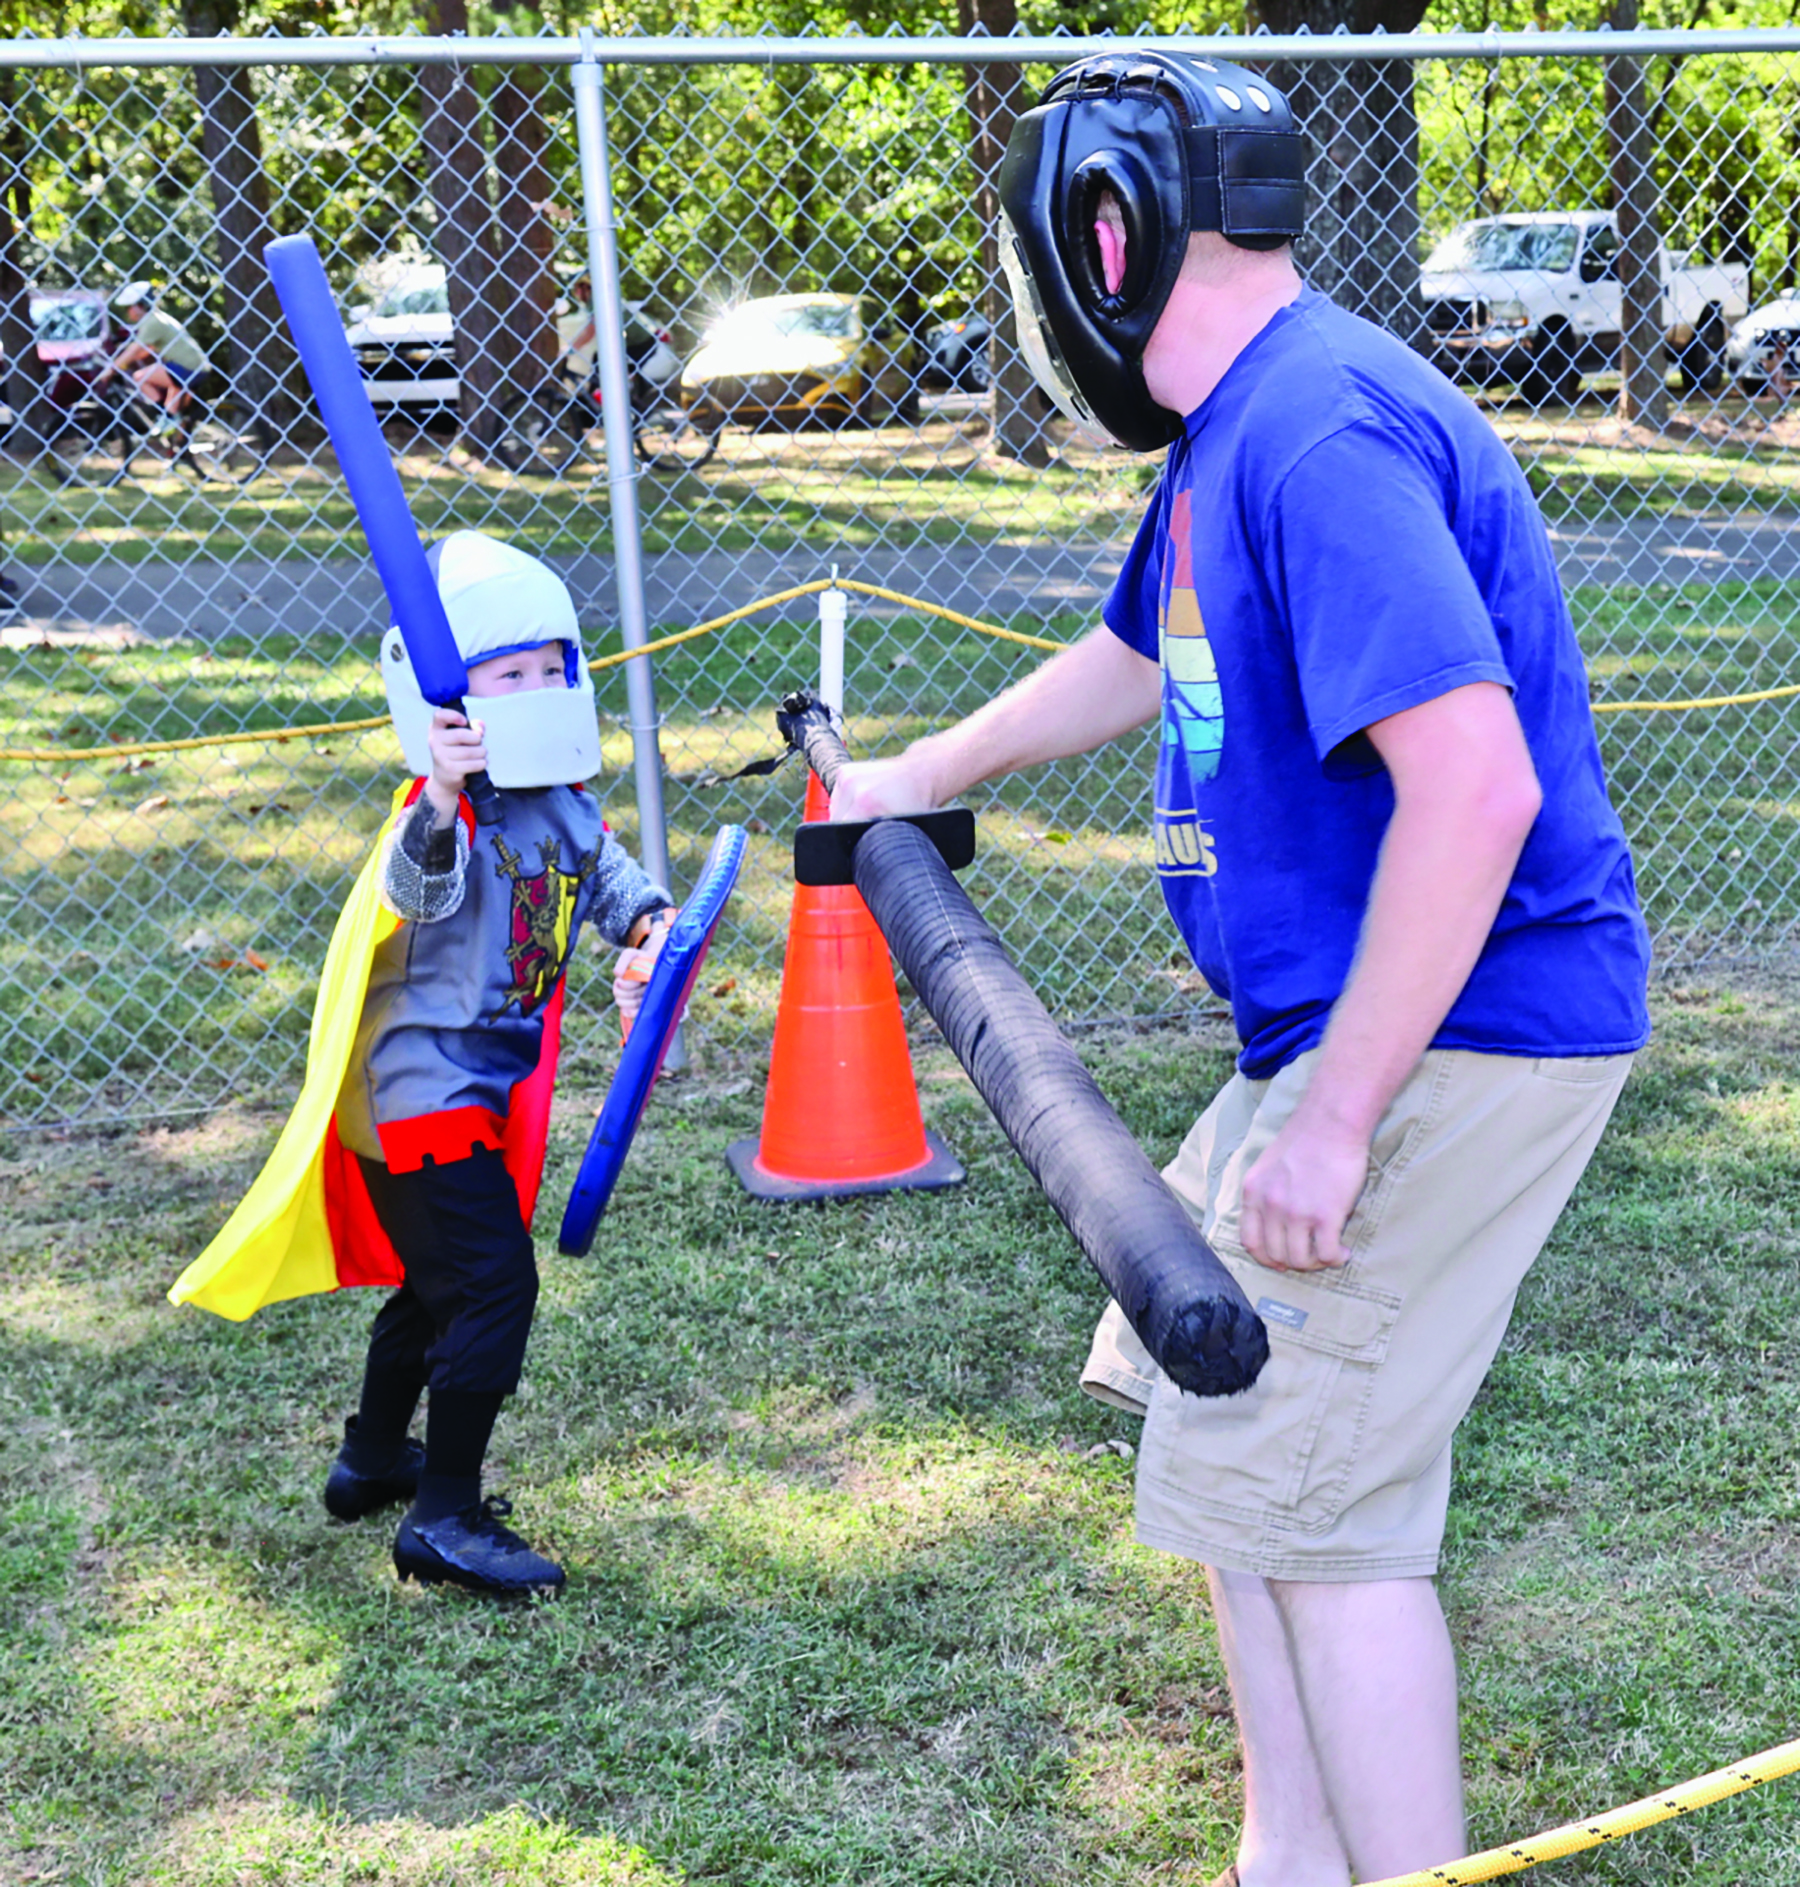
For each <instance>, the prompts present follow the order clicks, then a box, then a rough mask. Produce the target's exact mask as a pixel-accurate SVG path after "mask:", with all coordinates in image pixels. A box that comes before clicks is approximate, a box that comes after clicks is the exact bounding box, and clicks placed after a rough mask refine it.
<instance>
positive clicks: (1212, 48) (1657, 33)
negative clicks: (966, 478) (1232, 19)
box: [0, 27, 1800, 70]
mask: <svg viewBox="0 0 1800 1887" xmlns="http://www.w3.org/2000/svg"><path fill="white" fill-rule="evenodd" d="M590 37H591V38H592V46H593V57H594V58H596V59H598V60H599V61H600V62H601V63H602V64H604V65H688V66H703V65H987V64H997V63H1002V62H1010V63H1013V64H1020V65H1068V64H1071V63H1072V62H1073V61H1075V60H1077V59H1082V58H1086V57H1087V56H1088V55H1090V54H1092V53H1098V52H1117V51H1118V50H1119V49H1120V48H1121V47H1128V46H1156V47H1158V48H1161V49H1162V50H1164V51H1169V52H1188V53H1197V54H1200V55H1201V56H1207V55H1211V56H1213V57H1217V58H1227V59H1254V60H1266V59H1293V60H1300V61H1308V60H1318V61H1324V62H1327V63H1338V62H1342V61H1346V60H1352V59H1413V60H1418V59H1458V60H1462V59H1549V58H1603V57H1607V56H1611V57H1615V58H1617V57H1621V56H1635V57H1641V58H1651V57H1655V56H1657V55H1666V56H1679V57H1683V58H1693V57H1697V56H1713V57H1717V56H1723V55H1730V54H1740V53H1753V52H1800V28H1794V27H1768V28H1744V29H1736V28H1733V29H1729V30H1727V29H1722V28H1705V27H1699V28H1693V29H1666V30H1665V29H1646V30H1642V31H1633V32H1624V33H1614V32H1608V31H1601V32H1528V33H1501V32H1485V33H1329V34H1324V33H1319V34H1307V33H1301V34H1291V35H1277V34H1271V33H1258V34H1254V35H1250V34H1243V33H1219V34H1215V35H1191V34H1177V35H1170V36H1168V37H1155V36H1151V35H1144V34H1136V33H1133V34H1118V35H1116V36H1108V37H1091V36H1090V37H1076V36H1074V35H1068V36H1066V37H1065V36H1058V35H1043V34H1037V35H1024V34H1021V35H1018V36H1016V37H1013V38H997V37H991V36H988V35H977V36H975V37H972V38H959V37H956V36H953V35H949V34H945V35H942V36H927V37H921V38H900V37H897V36H893V37H890V36H885V35H884V36H881V37H876V36H874V35H870V36H867V37H864V36H863V35H861V34H857V35H853V36H846V37H839V38H827V37H824V36H823V35H821V36H819V37H817V38H799V39H795V38H787V39H782V38H776V37H774V36H772V35H771V36H768V37H761V36H758V35H754V34H744V35H742V36H737V35H732V36H729V37H713V38H702V37H698V36H695V37H687V36H683V35H673V36H671V35H662V36H656V35H646V36H643V37H618V38H606V37H601V36H590V34H588V33H582V34H580V35H577V36H569V37H560V38H550V37H539V38H528V37H524V36H519V37H513V36H511V35H505V36H498V37H468V38H464V37H462V36H457V37H454V38H433V37H430V36H428V35H425V34H417V33H405V34H387V35H371V34H339V35H329V36H328V35H324V34H320V35H318V36H316V37H309V38H299V39H296V38H283V37H280V36H278V35H273V34H271V35H268V36H263V37H256V38H238V37H233V36H232V35H230V34H224V33H221V34H220V35H219V36H218V37H217V38H216V39H148V38H146V39H133V38H116V39H82V38H74V39H13V40H0V66H13V67H32V66H43V67H58V68H63V67H73V68H78V69H81V70H94V69H97V68H102V67H120V66H218V65H244V66H252V65H254V66H343V65H447V64H451V65H453V64H469V65H572V64H576V63H578V62H580V61H581V60H582V59H583V58H584V57H585V56H586V54H585V52H584V47H585V45H586V43H587V42H588V41H589V39H590Z"/></svg>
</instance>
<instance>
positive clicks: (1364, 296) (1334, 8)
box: [1247, 0, 1425, 345]
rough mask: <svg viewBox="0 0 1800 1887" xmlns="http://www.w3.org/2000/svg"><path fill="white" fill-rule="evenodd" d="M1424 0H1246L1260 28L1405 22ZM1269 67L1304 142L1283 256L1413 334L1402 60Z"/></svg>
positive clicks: (1348, 301)
mask: <svg viewBox="0 0 1800 1887" xmlns="http://www.w3.org/2000/svg"><path fill="white" fill-rule="evenodd" d="M1424 17H1425V0H1250V7H1249V17H1248V20H1247V25H1248V26H1249V27H1250V28H1251V29H1252V30H1254V29H1255V28H1256V27H1257V26H1258V25H1263V26H1267V27H1268V29H1269V30H1270V32H1272V33H1297V32H1299V31H1300V30H1301V28H1302V27H1304V28H1306V29H1307V30H1308V31H1309V32H1313V33H1321V34H1329V33H1331V32H1333V31H1335V30H1336V29H1337V28H1338V27H1340V26H1341V27H1344V28H1345V29H1347V30H1348V31H1349V32H1352V33H1373V32H1377V31H1384V32H1389V33H1410V32H1411V31H1412V30H1413V29H1414V28H1415V27H1416V26H1417V25H1418V24H1419V22H1420V21H1421V20H1422V19H1423V18H1424ZM1269 76H1270V78H1271V79H1272V80H1273V81H1274V82H1275V84H1277V85H1278V86H1280V87H1281V89H1282V90H1283V91H1284V92H1286V93H1287V95H1288V101H1289V103H1290V104H1291V105H1292V106H1293V108H1294V117H1295V119H1296V121H1297V122H1298V123H1299V125H1300V127H1301V129H1302V130H1303V131H1305V133H1306V135H1307V137H1308V139H1309V140H1310V142H1311V146H1312V154H1311V162H1310V164H1309V166H1308V170H1307V186H1308V188H1307V206H1306V234H1305V235H1304V236H1303V237H1302V238H1301V239H1300V241H1299V243H1298V244H1296V245H1295V259H1296V261H1297V262H1298V264H1299V266H1300V270H1301V273H1302V274H1303V275H1305V277H1306V279H1307V281H1308V282H1310V283H1311V284H1312V286H1313V287H1314V288H1316V289H1318V290H1320V291H1321V292H1322V293H1323V294H1327V295H1329V296H1330V297H1331V298H1332V300H1333V301H1335V302H1336V303H1337V304H1338V306H1339V307H1341V308H1346V309H1348V310H1349V312H1350V313H1351V314H1357V315H1362V316H1363V317H1364V318H1365V319H1367V320H1370V321H1373V322H1375V323H1376V324H1377V325H1378V326H1381V327H1384V328H1386V329H1387V330H1388V331H1389V332H1390V333H1392V334H1396V335H1398V336H1399V337H1400V339H1401V340H1403V341H1405V342H1407V343H1408V345H1418V344H1420V343H1421V342H1422V341H1423V339H1424V334H1425V308H1424V302H1423V300H1422V298H1421V297H1420V294H1419V262H1420V255H1419V245H1420V233H1421V232H1420V225H1419V118H1418V111H1417V108H1416V106H1415V104H1414V101H1413V69H1412V66H1411V65H1410V64H1409V63H1408V62H1407V61H1405V60H1399V59H1355V60H1351V61H1349V62H1347V63H1340V62H1338V61H1335V60H1330V61H1327V60H1312V59H1308V60H1299V59H1283V60H1271V61H1270V62H1269Z"/></svg>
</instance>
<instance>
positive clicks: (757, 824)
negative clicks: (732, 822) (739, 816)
mask: <svg viewBox="0 0 1800 1887" xmlns="http://www.w3.org/2000/svg"><path fill="white" fill-rule="evenodd" d="M768 829H769V822H768V820H766V819H746V820H745V821H744V830H745V831H746V832H767V831H768Z"/></svg>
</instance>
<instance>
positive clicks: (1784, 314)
mask: <svg viewBox="0 0 1800 1887" xmlns="http://www.w3.org/2000/svg"><path fill="white" fill-rule="evenodd" d="M1778 351H1779V354H1780V364H1781V365H1782V366H1784V367H1785V368H1786V369H1787V370H1788V371H1789V372H1790V373H1794V374H1800V295H1782V296H1780V297H1778V298H1777V299H1776V300H1774V301H1771V302H1765V303H1764V304H1763V306H1762V307H1760V308H1756V309H1753V310H1752V311H1751V312H1750V313H1749V314H1747V315H1745V317H1744V318H1743V320H1742V321H1740V322H1739V323H1738V324H1737V326H1736V327H1734V328H1733V329H1732V330H1731V333H1730V334H1729V335H1728V336H1727V337H1726V341H1725V371H1726V372H1727V373H1729V374H1730V375H1731V377H1732V379H1734V380H1743V381H1746V382H1748V383H1750V384H1751V385H1755V386H1760V385H1761V384H1762V383H1763V382H1764V381H1765V380H1767V379H1768V377H1769V369H1770V368H1771V367H1772V366H1774V365H1775V364H1776V355H1777V352H1778Z"/></svg>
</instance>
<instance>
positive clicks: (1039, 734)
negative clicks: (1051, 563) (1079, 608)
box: [831, 627, 1162, 819]
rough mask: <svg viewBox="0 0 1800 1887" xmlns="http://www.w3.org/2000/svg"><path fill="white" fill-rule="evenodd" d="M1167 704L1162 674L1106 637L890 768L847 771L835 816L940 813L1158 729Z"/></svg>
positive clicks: (882, 763)
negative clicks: (990, 787) (1153, 724)
mask: <svg viewBox="0 0 1800 1887" xmlns="http://www.w3.org/2000/svg"><path fill="white" fill-rule="evenodd" d="M1161 704H1162V671H1161V669H1160V668H1158V666H1157V665H1156V663H1154V662H1152V661H1150V660H1149V659H1148V658H1147V657H1145V656H1142V655H1139V654H1138V652H1137V651H1136V650H1135V649H1134V648H1132V647H1131V646H1130V645H1129V644H1128V643H1125V642H1121V641H1120V640H1119V638H1118V637H1117V636H1116V635H1114V634H1113V632H1112V631H1111V630H1110V629H1107V628H1105V627H1101V628H1099V629H1096V630H1094V631H1093V633H1092V634H1091V635H1089V636H1087V637H1085V638H1084V639H1083V640H1082V641H1080V642H1077V643H1076V644H1075V645H1074V647H1073V648H1068V649H1064V650H1063V651H1062V652H1061V653H1060V654H1058V655H1054V656H1052V657H1051V658H1050V660H1049V661H1047V662H1046V663H1045V664H1044V665H1043V667H1042V668H1039V669H1036V670H1034V671H1033V672H1032V673H1031V674H1029V675H1027V676H1026V677H1025V679H1024V680H1023V681H1022V682H1019V683H1018V684H1017V685H1016V686H1014V687H1012V688H1009V689H1007V691H1006V692H1005V693H1004V694H1002V695H996V696H995V697H994V699H993V700H992V701H990V702H988V704H987V705H986V706H985V707H981V708H977V709H976V710H975V712H974V713H973V714H971V715H970V716H969V717H968V719H967V720H965V721H959V722H958V723H957V724H956V726H954V727H949V728H946V729H945V730H944V731H943V732H942V733H941V734H928V735H927V736H926V737H925V738H924V739H923V740H916V741H914V742H913V744H912V745H911V746H910V747H908V748H907V750H906V751H905V753H903V754H900V755H898V756H897V757H896V758H894V759H892V760H862V761H858V762H856V763H855V764H854V765H852V766H848V767H846V768H845V769H844V770H843V771H842V772H841V773H840V774H839V775H838V785H837V790H836V791H835V792H834V793H833V794H832V797H831V816H832V817H833V818H834V819H874V818H877V817H879V816H880V815H881V814H883V813H896V812H923V811H925V810H926V809H927V808H929V807H932V806H942V805H943V804H945V803H946V802H947V801H949V800H952V799H955V798H956V797H957V796H958V795H959V794H961V793H965V792H967V791H968V789H969V788H970V787H971V786H978V785H979V784H980V783H981V782H982V781H983V780H991V779H995V778H997V777H998V776H999V775H1001V774H1003V773H1016V772H1017V771H1018V770H1019V769H1020V768H1021V767H1032V766H1037V765H1038V764H1039V763H1040V762H1042V761H1045V760H1061V759H1064V758H1066V757H1067V756H1068V755H1070V754H1077V753H1086V752H1088V751H1089V750H1090V749H1091V748H1094V747H1103V746H1104V745H1105V744H1106V743H1107V742H1108V741H1109V740H1115V739H1117V737H1118V736H1119V735H1121V734H1125V733H1129V732H1130V731H1131V730H1132V729H1133V728H1134V727H1142V726H1143V725H1144V723H1145V722H1146V721H1148V720H1151V719H1153V718H1154V717H1155V715H1156V713H1157V711H1158V709H1159V708H1160V706H1161Z"/></svg>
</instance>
